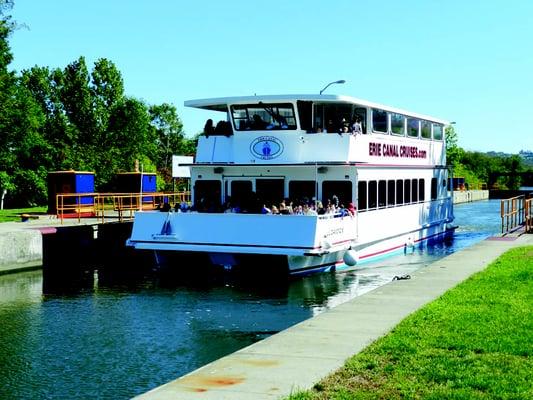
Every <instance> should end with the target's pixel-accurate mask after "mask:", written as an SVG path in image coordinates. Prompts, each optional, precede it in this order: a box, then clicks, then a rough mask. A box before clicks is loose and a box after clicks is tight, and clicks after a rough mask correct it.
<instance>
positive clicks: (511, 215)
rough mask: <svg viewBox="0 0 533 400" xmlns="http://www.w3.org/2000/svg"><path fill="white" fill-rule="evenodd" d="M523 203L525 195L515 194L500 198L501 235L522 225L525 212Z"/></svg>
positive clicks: (524, 202)
mask: <svg viewBox="0 0 533 400" xmlns="http://www.w3.org/2000/svg"><path fill="white" fill-rule="evenodd" d="M530 200H531V199H530ZM525 204H526V198H525V196H516V197H511V198H510V199H503V200H501V204H500V215H501V218H502V235H506V234H508V233H511V232H513V231H515V230H517V229H518V228H520V227H521V226H522V225H524V221H525V214H526V213H525Z"/></svg>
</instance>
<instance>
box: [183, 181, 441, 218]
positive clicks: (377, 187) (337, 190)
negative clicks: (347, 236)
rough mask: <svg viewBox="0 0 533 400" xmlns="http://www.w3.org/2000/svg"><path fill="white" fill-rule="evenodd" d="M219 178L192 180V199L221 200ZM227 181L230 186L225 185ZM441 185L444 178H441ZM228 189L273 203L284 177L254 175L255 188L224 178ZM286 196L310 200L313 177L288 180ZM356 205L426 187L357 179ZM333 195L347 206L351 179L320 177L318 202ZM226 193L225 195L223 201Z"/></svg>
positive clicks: (388, 200) (397, 198)
mask: <svg viewBox="0 0 533 400" xmlns="http://www.w3.org/2000/svg"><path fill="white" fill-rule="evenodd" d="M437 182H438V181H437V178H432V179H431V200H436V199H437V197H438V184H437ZM221 183H222V182H221V181H219V180H197V181H196V183H195V187H194V189H195V201H196V202H198V201H199V200H200V199H201V198H204V199H210V201H211V202H215V203H220V202H221V189H222V187H221ZM228 183H230V187H228ZM442 183H443V187H445V186H446V180H443V181H442ZM228 189H231V198H232V200H233V201H239V200H240V199H244V198H249V197H250V195H251V194H252V193H253V192H255V195H256V196H257V197H258V198H259V199H261V200H262V201H263V202H265V204H267V205H271V204H277V203H279V201H281V199H283V198H284V197H285V195H284V180H283V179H282V178H259V179H255V190H254V189H253V185H252V181H251V180H232V181H230V182H225V191H226V194H228ZM288 189H289V193H288V197H289V198H290V199H291V200H294V201H302V200H304V199H306V200H307V201H310V200H311V199H313V198H314V197H315V196H316V192H317V189H318V187H317V186H316V182H315V181H290V182H289V188H288ZM357 189H358V199H359V204H358V209H359V210H360V211H364V210H372V209H377V208H385V207H393V206H399V205H403V204H412V203H417V202H423V201H425V200H426V188H425V180H424V179H390V180H372V181H359V182H358V186H357ZM334 196H336V197H337V198H338V199H339V202H340V204H343V205H344V206H347V205H348V204H349V203H351V202H352V182H351V181H349V180H346V181H323V182H322V196H321V199H322V202H323V203H324V204H326V203H327V201H328V200H331V199H332V198H333V197H334ZM227 200H228V197H227V196H226V201H227Z"/></svg>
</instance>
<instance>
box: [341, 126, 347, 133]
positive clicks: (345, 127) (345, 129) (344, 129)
mask: <svg viewBox="0 0 533 400" xmlns="http://www.w3.org/2000/svg"><path fill="white" fill-rule="evenodd" d="M341 133H349V130H348V127H347V126H344V127H343V128H342V132H341Z"/></svg>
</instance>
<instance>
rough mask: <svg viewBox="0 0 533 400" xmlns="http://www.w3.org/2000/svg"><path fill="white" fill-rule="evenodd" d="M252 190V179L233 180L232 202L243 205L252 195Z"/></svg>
mask: <svg viewBox="0 0 533 400" xmlns="http://www.w3.org/2000/svg"><path fill="white" fill-rule="evenodd" d="M252 191H253V189H252V181H231V202H232V203H234V204H239V205H241V203H242V202H243V201H246V200H247V199H249V198H250V197H251V194H252Z"/></svg>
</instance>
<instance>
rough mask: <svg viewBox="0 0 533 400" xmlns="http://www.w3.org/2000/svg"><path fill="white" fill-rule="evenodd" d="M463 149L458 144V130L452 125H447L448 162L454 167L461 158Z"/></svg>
mask: <svg viewBox="0 0 533 400" xmlns="http://www.w3.org/2000/svg"><path fill="white" fill-rule="evenodd" d="M463 152H464V151H463V149H461V148H460V147H459V145H458V137H457V132H455V128H454V127H453V126H452V125H448V126H447V127H446V162H447V163H448V165H451V166H452V167H454V166H455V165H456V164H457V162H458V161H459V160H460V158H461V156H462V154H463Z"/></svg>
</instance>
